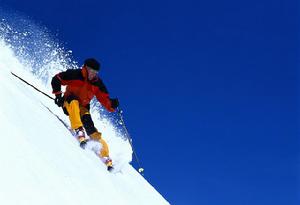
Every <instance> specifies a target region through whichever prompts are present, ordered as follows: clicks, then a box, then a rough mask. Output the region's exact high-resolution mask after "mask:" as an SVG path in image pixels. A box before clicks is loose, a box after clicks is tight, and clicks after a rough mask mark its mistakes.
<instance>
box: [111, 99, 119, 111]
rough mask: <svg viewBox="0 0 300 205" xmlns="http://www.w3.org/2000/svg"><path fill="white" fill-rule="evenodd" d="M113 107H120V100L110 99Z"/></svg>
mask: <svg viewBox="0 0 300 205" xmlns="http://www.w3.org/2000/svg"><path fill="white" fill-rule="evenodd" d="M110 102H111V107H112V108H114V109H116V108H117V107H118V106H119V100H118V98H114V99H110Z"/></svg>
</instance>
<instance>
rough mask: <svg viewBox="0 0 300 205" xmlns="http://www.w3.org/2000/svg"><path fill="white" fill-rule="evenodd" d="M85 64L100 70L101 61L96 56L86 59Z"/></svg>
mask: <svg viewBox="0 0 300 205" xmlns="http://www.w3.org/2000/svg"><path fill="white" fill-rule="evenodd" d="M84 66H88V67H90V68H92V69H93V70H96V71H99V70H100V66H101V65H100V63H99V62H98V61H97V60H96V59H94V58H88V59H86V60H85V61H84Z"/></svg>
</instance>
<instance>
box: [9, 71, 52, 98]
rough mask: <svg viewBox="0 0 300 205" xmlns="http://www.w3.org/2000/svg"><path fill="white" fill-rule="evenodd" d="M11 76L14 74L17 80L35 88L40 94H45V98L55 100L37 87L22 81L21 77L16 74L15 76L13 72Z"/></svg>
mask: <svg viewBox="0 0 300 205" xmlns="http://www.w3.org/2000/svg"><path fill="white" fill-rule="evenodd" d="M11 74H12V75H13V76H15V77H16V78H18V79H19V80H21V81H23V82H24V83H26V84H27V85H29V86H31V87H33V88H34V89H35V90H37V91H38V92H40V93H42V94H44V95H45V96H47V97H48V98H50V99H52V100H54V98H53V97H51V96H50V95H48V94H47V93H44V92H43V91H41V90H39V89H37V88H36V87H34V86H33V85H31V84H30V83H28V82H27V81H26V80H24V79H22V78H21V77H19V76H17V75H16V74H14V73H13V72H11Z"/></svg>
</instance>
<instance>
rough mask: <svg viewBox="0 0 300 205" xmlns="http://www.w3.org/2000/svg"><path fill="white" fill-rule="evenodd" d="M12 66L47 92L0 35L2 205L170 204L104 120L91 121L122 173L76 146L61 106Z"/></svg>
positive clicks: (0, 192) (129, 149)
mask: <svg viewBox="0 0 300 205" xmlns="http://www.w3.org/2000/svg"><path fill="white" fill-rule="evenodd" d="M11 71H13V72H15V73H17V74H18V75H20V76H22V77H23V78H24V79H26V80H28V81H30V82H31V83H32V84H34V85H36V86H38V87H39V88H41V90H43V91H45V92H46V93H50V92H51V89H50V85H49V82H48V83H46V84H45V83H43V82H41V81H40V80H39V79H36V78H35V77H34V76H33V75H32V74H31V73H30V72H28V68H26V65H24V64H23V63H20V59H19V58H18V57H16V56H15V54H14V52H13V50H12V49H11V48H10V46H9V45H7V44H5V43H4V41H3V40H2V39H1V38H0V93H1V101H0V128H1V149H0V164H1V165H0V166H1V168H0V204H1V205H2V204H3V205H20V204H22V205H26V204H28V205H35V204H38V205H41V204H42V205H47V204H49V205H50V204H51V205H54V204H55V205H58V204H64V205H66V204H72V205H77V204H78V205H79V204H84V205H89V204H105V205H126V204H130V205H135V204H136V205H143V204H145V205H147V204H149V205H160V204H169V203H168V202H167V201H166V200H165V199H164V198H163V197H162V196H161V195H160V194H159V193H158V192H157V191H156V190H155V189H154V188H153V187H152V186H151V185H150V184H149V183H148V182H147V181H146V180H145V179H144V178H143V177H142V176H141V175H140V174H139V173H138V172H136V170H134V169H133V167H132V166H131V165H129V163H128V162H130V161H131V154H132V151H131V148H130V146H129V144H128V142H126V141H124V140H123V139H122V138H120V137H117V133H116V132H115V131H114V128H113V127H112V126H111V125H110V124H109V123H107V122H106V121H105V120H102V121H100V120H96V122H95V124H96V127H98V129H99V130H101V131H102V132H103V136H104V138H105V139H106V140H107V142H108V144H109V146H110V149H111V156H112V158H113V159H114V160H115V162H118V163H119V164H124V165H123V166H122V173H114V174H112V173H109V172H107V171H106V168H105V166H104V165H103V164H102V163H101V162H100V161H99V159H98V158H97V157H96V155H95V154H94V153H93V152H92V151H88V150H82V149H80V148H79V146H78V143H77V141H76V140H75V139H74V138H73V137H72V135H71V133H70V132H69V130H68V129H66V127H65V126H64V125H63V124H62V122H61V121H59V120H58V118H57V117H59V118H60V119H61V120H63V121H64V122H66V123H68V119H67V118H66V116H65V115H64V114H63V113H62V111H61V109H60V108H58V107H57V106H56V105H55V104H54V103H53V101H52V100H50V99H48V98H47V97H45V96H43V95H41V94H40V93H38V92H36V91H35V90H33V89H32V88H31V87H29V86H27V85H26V84H24V83H23V82H21V81H20V80H18V79H17V78H15V77H14V76H12V75H11V74H10V72H11ZM50 111H51V112H52V113H51V112H50ZM55 115H57V116H55ZM95 118H97V117H94V119H95Z"/></svg>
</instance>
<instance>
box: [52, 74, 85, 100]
mask: <svg viewBox="0 0 300 205" xmlns="http://www.w3.org/2000/svg"><path fill="white" fill-rule="evenodd" d="M82 79H83V77H82V74H81V70H80V69H68V70H66V71H64V72H60V73H58V74H56V75H55V76H54V77H53V78H52V81H51V85H52V93H53V94H55V95H57V94H60V93H61V86H62V85H68V84H69V83H70V82H71V81H72V80H82Z"/></svg>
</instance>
